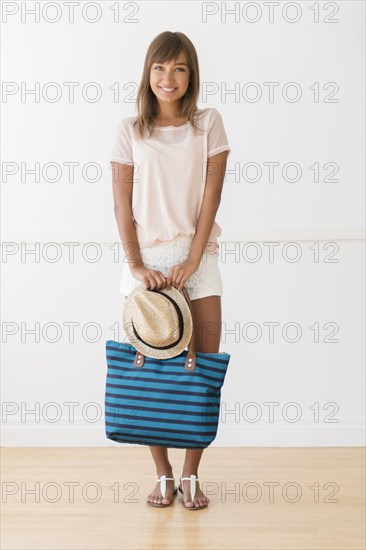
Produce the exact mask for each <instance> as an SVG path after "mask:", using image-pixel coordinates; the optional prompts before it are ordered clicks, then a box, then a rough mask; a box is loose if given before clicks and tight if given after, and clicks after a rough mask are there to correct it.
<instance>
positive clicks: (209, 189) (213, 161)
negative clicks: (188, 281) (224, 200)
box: [187, 151, 228, 267]
mask: <svg viewBox="0 0 366 550" xmlns="http://www.w3.org/2000/svg"><path fill="white" fill-rule="evenodd" d="M227 155H228V151H222V152H221V153H218V154H217V155H213V156H212V157H210V158H209V159H207V172H206V185H205V192H204V195H203V200H202V206H201V211H200V215H199V218H198V222H197V227H196V232H195V234H194V237H193V239H192V242H191V247H190V250H189V254H188V257H187V259H188V260H191V261H193V262H194V263H195V264H196V265H197V267H198V265H199V263H200V261H201V258H202V256H203V253H204V251H205V248H206V245H207V243H208V242H209V241H208V238H209V236H210V234H211V231H212V227H213V224H214V221H215V217H216V212H217V210H218V208H219V206H220V202H221V192H222V187H223V182H224V176H225V171H226V161H227Z"/></svg>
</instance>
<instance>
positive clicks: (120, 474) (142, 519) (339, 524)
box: [1, 446, 365, 550]
mask: <svg viewBox="0 0 366 550" xmlns="http://www.w3.org/2000/svg"><path fill="white" fill-rule="evenodd" d="M169 455H170V457H171V462H172V464H173V467H174V475H175V478H176V481H178V478H179V475H180V473H181V468H182V464H183V458H184V450H179V449H171V450H170V451H169ZM364 458H365V453H364V449H362V448H344V447H342V448H309V447H306V448H253V447H249V448H243V447H241V448H231V447H230V448H222V447H221V448H220V447H217V448H215V447H209V448H208V449H206V450H205V452H204V454H203V457H202V461H201V465H200V469H199V477H200V480H201V487H202V489H203V490H204V491H205V492H206V494H208V495H209V497H210V499H211V502H210V505H209V507H208V508H207V509H205V510H201V511H196V512H189V511H187V510H185V509H184V508H183V506H182V504H181V496H178V497H176V499H175V501H174V503H173V504H172V505H171V506H170V507H168V508H165V509H159V508H152V507H150V506H148V505H147V504H146V502H145V500H146V495H147V494H148V493H149V492H150V491H151V489H152V488H153V487H154V486H155V482H156V472H155V466H154V463H153V462H152V458H151V454H150V451H149V448H148V447H143V446H139V447H133V446H128V447H122V446H121V447H120V446H117V447H108V448H101V447H98V448H4V449H2V516H3V517H2V541H1V542H2V544H1V548H2V549H3V550H10V549H22V550H24V549H36V550H43V549H47V550H51V549H57V550H61V549H62V550H66V549H74V548H75V549H83V550H84V549H85V550H96V549H98V550H101V549H103V550H104V549H116V550H117V549H118V550H122V549H126V550H127V549H128V550H130V549H139V550H140V549H144V550H145V549H156V550H157V549H164V550H168V549H172V550H175V549H191V548H192V549H195V550H196V549H207V550H212V549H216V548H217V549H219V548H220V549H228V550H229V549H230V550H235V549H250V550H252V549H262V550H264V549H266V550H267V549H268V550H272V549H276V550H277V549H278V550H287V549H288V550H290V549H291V550H294V549H302V550H305V549H306V550H308V549H311V550H318V549H319V550H320V549H325V548H326V549H329V550H336V549H340V548H342V549H345V550H351V549H356V548H357V549H360V550H361V549H362V550H364V549H365V522H364V516H365V500H364V497H365V478H364V473H365V461H364ZM72 487H73V490H72ZM271 488H272V489H271Z"/></svg>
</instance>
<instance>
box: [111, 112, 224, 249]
mask: <svg viewBox="0 0 366 550" xmlns="http://www.w3.org/2000/svg"><path fill="white" fill-rule="evenodd" d="M197 115H198V118H197V124H198V126H199V128H200V131H199V132H198V133H197V135H194V133H193V128H192V127H191V125H190V123H189V122H186V123H185V124H183V125H182V126H177V127H176V126H158V127H157V129H156V135H155V136H152V137H151V138H148V137H147V138H144V139H143V140H141V139H140V137H139V136H138V134H137V131H136V129H135V128H134V127H133V123H134V122H135V120H136V119H137V116H132V117H128V118H124V119H122V120H121V121H120V122H119V123H118V126H117V130H116V135H115V140H114V144H113V149H112V155H111V157H110V161H115V162H119V163H121V164H133V165H134V180H133V195H132V213H133V218H134V223H135V228H136V235H137V239H138V241H139V246H140V248H143V247H148V246H153V245H156V244H159V243H161V242H166V241H170V240H172V239H174V238H176V237H178V236H180V235H192V236H193V235H194V233H195V231H196V226H197V222H198V218H199V214H200V209H201V204H202V199H203V194H204V190H205V180H206V170H207V158H209V157H212V156H213V155H216V154H217V153H220V152H221V151H225V150H227V151H228V155H229V154H230V147H229V145H228V140H227V136H226V133H225V128H224V125H223V121H222V118H221V115H220V113H219V112H218V111H217V110H216V109H214V108H204V109H198V110H197ZM220 234H221V227H220V226H219V225H218V224H217V222H216V221H215V222H214V225H213V228H212V231H211V234H210V236H209V239H208V240H209V241H210V242H215V243H217V237H218V236H219V235H220Z"/></svg>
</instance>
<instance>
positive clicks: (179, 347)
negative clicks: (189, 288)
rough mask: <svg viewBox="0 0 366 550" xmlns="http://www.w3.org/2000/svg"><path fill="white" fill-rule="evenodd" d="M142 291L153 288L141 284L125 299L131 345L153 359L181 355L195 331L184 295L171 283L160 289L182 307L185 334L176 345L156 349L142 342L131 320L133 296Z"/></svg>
mask: <svg viewBox="0 0 366 550" xmlns="http://www.w3.org/2000/svg"><path fill="white" fill-rule="evenodd" d="M141 292H152V290H150V289H146V288H145V287H144V285H143V284H140V285H139V286H138V287H136V288H135V289H134V290H133V291H132V292H130V294H129V295H128V297H127V300H125V304H124V308H123V328H124V330H125V333H126V336H127V338H128V339H129V341H130V343H131V345H132V346H134V348H136V350H137V351H139V352H140V353H142V354H143V355H145V356H146V357H151V358H153V359H170V358H173V357H176V356H177V355H180V354H181V353H182V351H184V350H185V348H186V347H187V346H188V345H189V342H190V341H191V338H192V331H193V320H192V314H191V310H190V308H189V305H188V304H187V300H186V299H185V297H184V295H183V294H182V292H180V291H179V290H178V289H176V288H175V287H173V286H171V285H167V286H165V287H164V288H162V289H159V293H163V294H167V295H169V297H170V298H172V299H173V300H175V302H176V304H177V306H178V308H179V309H180V311H181V313H182V317H183V334H182V338H181V340H180V341H179V342H178V343H177V344H176V345H175V346H173V347H171V348H169V349H156V348H155V347H154V348H152V347H150V346H149V345H147V344H145V343H144V342H141V340H139V339H138V338H137V337H136V336H135V334H134V332H133V327H132V322H131V319H132V318H133V315H132V313H133V306H132V304H133V297H134V296H135V295H136V294H139V293H141Z"/></svg>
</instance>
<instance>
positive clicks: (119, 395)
mask: <svg viewBox="0 0 366 550" xmlns="http://www.w3.org/2000/svg"><path fill="white" fill-rule="evenodd" d="M135 393H136V392H135ZM105 396H106V397H113V398H116V399H136V400H141V401H150V402H151V403H164V404H167V405H169V404H170V403H171V404H174V405H185V404H190V403H192V406H193V405H196V404H197V405H199V404H200V401H199V399H202V398H199V399H194V400H192V401H189V400H188V398H186V399H185V400H179V399H169V398H168V397H165V396H164V397H162V398H158V397H157V396H156V397H148V396H145V395H132V394H131V392H128V393H127V395H126V396H124V395H123V392H120V393H111V392H106V393H105ZM202 404H207V400H206V399H205V400H202ZM207 405H208V406H211V407H215V406H219V404H218V401H217V399H216V403H215V401H213V402H212V403H210V404H207Z"/></svg>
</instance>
